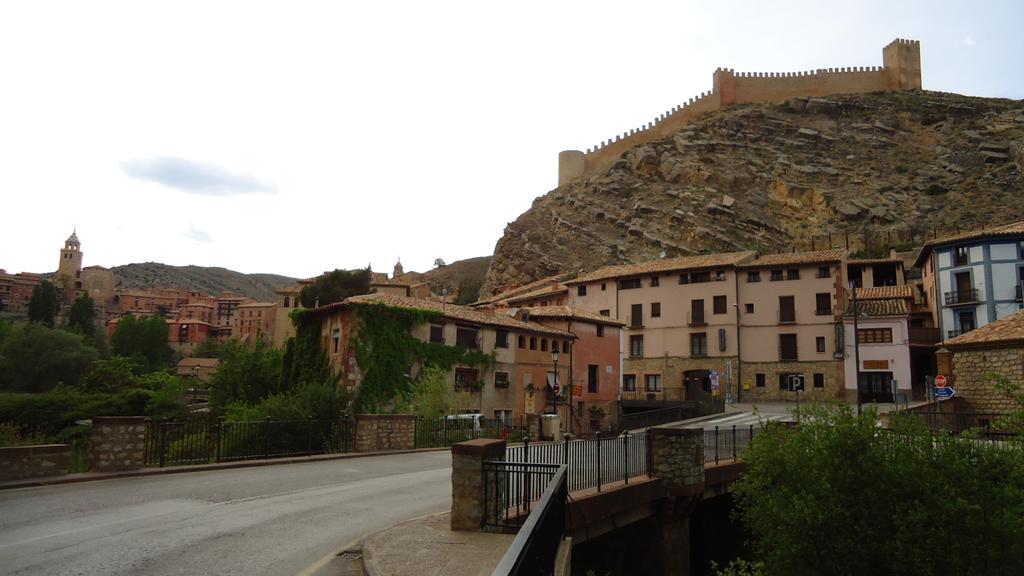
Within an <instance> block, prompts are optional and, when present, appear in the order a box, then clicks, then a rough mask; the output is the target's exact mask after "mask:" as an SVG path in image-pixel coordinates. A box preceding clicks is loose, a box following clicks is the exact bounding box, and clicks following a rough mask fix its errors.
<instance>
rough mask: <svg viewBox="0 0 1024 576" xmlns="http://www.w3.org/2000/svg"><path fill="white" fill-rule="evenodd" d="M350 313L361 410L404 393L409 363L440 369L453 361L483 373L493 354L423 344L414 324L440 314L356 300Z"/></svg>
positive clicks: (372, 408)
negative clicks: (354, 319) (359, 372)
mask: <svg viewBox="0 0 1024 576" xmlns="http://www.w3.org/2000/svg"><path fill="white" fill-rule="evenodd" d="M355 311H356V316H357V318H358V319H359V328H358V330H357V331H354V333H353V334H352V335H351V337H350V341H349V343H350V345H351V346H352V348H353V350H354V351H355V357H356V362H358V364H359V368H360V370H362V373H363V380H362V383H361V384H360V386H359V399H358V400H357V406H358V409H359V410H360V411H362V412H369V413H372V412H377V411H379V410H381V409H382V408H383V407H384V406H385V405H386V404H388V403H390V402H392V401H394V400H395V399H397V398H399V397H403V396H406V395H407V394H408V392H409V384H410V381H409V374H410V373H411V369H412V366H413V365H414V364H419V365H420V366H423V367H427V366H436V367H438V368H441V369H443V370H445V371H447V370H450V369H451V368H452V367H453V366H455V365H456V364H465V365H481V366H482V367H483V369H484V371H485V372H486V371H487V370H488V369H490V368H491V367H492V366H493V365H494V361H495V358H496V354H495V353H494V352H491V353H490V354H487V353H484V352H482V351H480V350H473V349H468V348H466V347H464V346H460V345H455V346H447V345H445V344H441V343H438V342H424V341H422V340H419V339H417V338H416V337H414V336H413V335H412V330H413V328H415V327H416V326H420V325H422V324H426V323H428V322H430V321H432V320H437V319H439V318H441V317H442V314H441V313H440V312H437V311H434V310H422V309H418V308H399V307H395V306H388V305H386V304H382V303H377V302H373V303H360V304H358V305H356V306H355Z"/></svg>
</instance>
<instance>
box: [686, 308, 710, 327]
mask: <svg viewBox="0 0 1024 576" xmlns="http://www.w3.org/2000/svg"><path fill="white" fill-rule="evenodd" d="M686 324H687V325H688V326H707V324H708V320H707V317H706V316H704V311H703V310H702V311H701V312H699V313H697V314H694V313H693V311H692V310H691V311H690V312H687V313H686Z"/></svg>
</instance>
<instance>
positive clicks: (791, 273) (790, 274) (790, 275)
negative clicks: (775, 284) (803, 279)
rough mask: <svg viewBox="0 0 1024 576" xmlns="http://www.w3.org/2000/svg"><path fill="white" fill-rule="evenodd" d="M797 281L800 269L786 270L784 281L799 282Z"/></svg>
mask: <svg viewBox="0 0 1024 576" xmlns="http://www.w3.org/2000/svg"><path fill="white" fill-rule="evenodd" d="M799 279H800V269H799V268H789V269H788V270H786V280H799Z"/></svg>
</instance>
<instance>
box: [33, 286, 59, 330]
mask: <svg viewBox="0 0 1024 576" xmlns="http://www.w3.org/2000/svg"><path fill="white" fill-rule="evenodd" d="M59 306H60V302H59V301H58V299H57V288H55V287H54V285H53V284H52V283H51V282H50V281H48V280H43V281H42V282H40V283H39V285H38V286H36V287H35V288H33V289H32V297H31V298H30V299H29V301H28V319H29V321H30V322H38V323H39V324H43V325H45V326H49V327H50V328H53V321H54V318H55V317H56V316H57V310H58V307H59Z"/></svg>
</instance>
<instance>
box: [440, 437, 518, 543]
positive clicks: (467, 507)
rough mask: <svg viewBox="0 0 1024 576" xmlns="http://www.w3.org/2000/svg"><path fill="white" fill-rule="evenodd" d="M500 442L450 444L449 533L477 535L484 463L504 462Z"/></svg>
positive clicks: (480, 521) (485, 441)
mask: <svg viewBox="0 0 1024 576" xmlns="http://www.w3.org/2000/svg"><path fill="white" fill-rule="evenodd" d="M504 459H505V441H504V440H488V439H483V438H481V439H479V440H469V441H468V442H460V443H458V444H453V445H452V514H451V526H452V530H468V531H473V532H479V531H480V528H481V527H482V526H483V522H484V506H485V501H484V475H483V468H484V461H485V460H504Z"/></svg>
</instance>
